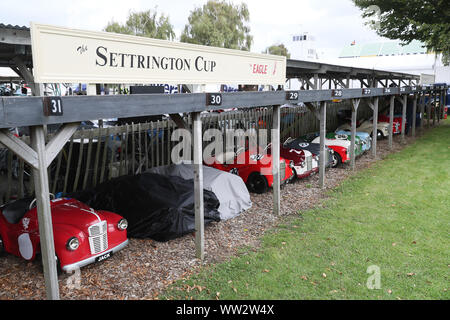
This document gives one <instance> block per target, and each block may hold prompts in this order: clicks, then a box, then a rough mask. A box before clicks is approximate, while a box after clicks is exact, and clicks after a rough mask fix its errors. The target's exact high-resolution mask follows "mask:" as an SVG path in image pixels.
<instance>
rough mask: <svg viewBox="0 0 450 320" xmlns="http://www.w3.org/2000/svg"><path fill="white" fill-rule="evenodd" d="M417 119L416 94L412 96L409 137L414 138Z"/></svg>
mask: <svg viewBox="0 0 450 320" xmlns="http://www.w3.org/2000/svg"><path fill="white" fill-rule="evenodd" d="M416 119H417V94H414V100H413V110H412V123H411V135H412V136H413V137H415V136H416V121H417V120H416Z"/></svg>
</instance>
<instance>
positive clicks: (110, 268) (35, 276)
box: [0, 136, 415, 300]
mask: <svg viewBox="0 0 450 320" xmlns="http://www.w3.org/2000/svg"><path fill="white" fill-rule="evenodd" d="M414 139H415V138H411V137H407V138H406V142H407V144H409V143H411V142H413V141H414ZM403 147H404V145H403V144H401V143H400V137H398V136H396V137H394V145H393V152H397V151H399V150H401V149H402V148H403ZM388 153H389V149H388V141H387V140H381V141H378V142H377V160H379V159H383V158H384V157H385V156H386V155H387V154H388ZM375 161H376V160H374V159H373V158H372V157H371V153H370V152H366V154H364V155H362V156H361V157H359V158H358V159H357V161H356V170H361V169H364V168H367V167H369V166H370V165H371V164H372V163H373V162H375ZM352 174H353V172H352V170H350V169H349V166H348V165H344V166H343V167H341V168H336V169H329V170H328V171H327V173H326V187H325V189H319V188H318V175H317V174H316V175H313V176H311V177H308V178H306V179H302V180H299V181H297V182H295V183H293V184H288V185H286V186H284V187H283V189H282V192H281V194H282V200H281V216H274V215H273V214H272V194H271V193H270V192H269V193H266V194H263V195H256V194H252V195H251V198H252V202H253V206H252V208H251V209H249V210H247V211H246V212H244V213H242V214H241V215H240V216H238V217H236V218H234V219H231V220H227V221H221V222H218V223H212V224H210V225H208V226H207V227H206V228H205V251H206V254H205V261H204V263H205V264H211V263H217V262H220V261H223V260H224V259H227V258H229V257H230V256H233V255H236V254H237V253H238V250H239V248H242V247H243V246H254V247H258V246H259V239H260V237H261V235H263V234H264V232H265V231H266V230H267V229H269V228H271V227H273V226H275V225H276V223H277V221H281V219H282V218H283V217H284V216H287V215H292V214H296V213H297V212H298V211H299V210H305V209H309V208H312V207H314V206H317V205H320V203H321V200H322V199H323V198H324V197H325V193H326V191H327V189H330V188H334V187H335V186H337V185H338V184H339V183H340V182H341V181H342V180H343V179H345V178H346V177H348V176H350V175H352ZM299 195H301V196H299ZM200 266H201V263H200V261H199V260H198V259H196V258H195V244H194V236H193V235H192V234H190V235H186V236H184V237H182V238H178V239H175V240H172V241H168V242H164V243H161V242H156V241H152V240H138V239H130V243H129V245H128V246H127V247H126V248H125V249H123V250H122V251H120V252H118V253H116V254H115V255H114V256H113V257H112V258H111V259H108V260H106V261H104V262H103V263H98V264H92V265H89V266H87V267H84V268H82V269H81V272H80V277H78V279H80V282H78V283H77V282H76V281H73V280H74V279H75V278H76V277H75V276H74V275H69V274H61V275H60V276H59V287H60V297H61V299H82V300H84V299H87V300H89V299H117V300H121V299H156V298H157V297H158V293H159V292H160V291H161V289H163V288H164V287H166V286H167V285H169V284H170V283H172V282H173V281H175V280H178V279H182V278H184V277H187V276H189V274H191V273H192V272H195V270H196V269H197V268H199V267H200ZM71 284H72V285H71ZM45 297H46V295H45V284H44V276H43V272H42V265H41V262H40V261H33V262H26V261H25V260H23V259H20V258H17V257H15V256H12V255H6V256H4V257H2V258H0V299H2V300H6V299H45Z"/></svg>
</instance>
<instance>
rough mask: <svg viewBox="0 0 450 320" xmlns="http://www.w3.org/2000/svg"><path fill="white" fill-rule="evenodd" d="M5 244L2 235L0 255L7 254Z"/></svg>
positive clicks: (0, 238) (0, 237)
mask: <svg viewBox="0 0 450 320" xmlns="http://www.w3.org/2000/svg"><path fill="white" fill-rule="evenodd" d="M5 252H6V251H5V244H4V243H3V239H2V236H0V257H2V256H4V255H5Z"/></svg>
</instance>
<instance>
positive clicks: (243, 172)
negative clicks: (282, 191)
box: [205, 145, 294, 193]
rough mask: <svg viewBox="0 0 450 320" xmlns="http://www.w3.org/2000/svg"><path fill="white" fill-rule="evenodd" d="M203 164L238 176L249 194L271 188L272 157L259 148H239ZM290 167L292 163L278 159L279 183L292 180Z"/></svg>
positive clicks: (216, 156) (292, 174)
mask: <svg viewBox="0 0 450 320" xmlns="http://www.w3.org/2000/svg"><path fill="white" fill-rule="evenodd" d="M269 146H270V145H269ZM269 146H268V147H269ZM266 149H267V147H266ZM205 164H206V165H208V166H211V167H213V168H216V169H219V170H222V171H227V172H231V173H234V174H237V175H239V176H240V177H241V178H242V180H244V182H245V184H246V185H247V188H248V190H249V191H250V192H254V193H264V192H266V191H267V190H268V189H269V188H270V187H272V186H273V175H272V156H271V155H270V154H267V153H266V152H265V150H261V148H260V149H259V151H257V150H256V149H255V150H245V149H244V148H240V149H238V151H237V152H233V151H229V152H224V153H220V154H218V155H215V156H213V157H212V158H209V159H207V161H205ZM292 167H293V163H292V162H290V161H288V160H285V159H284V158H282V157H280V180H281V183H287V182H288V181H290V180H292V179H293V178H294V173H293V171H292Z"/></svg>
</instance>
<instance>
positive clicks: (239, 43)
mask: <svg viewBox="0 0 450 320" xmlns="http://www.w3.org/2000/svg"><path fill="white" fill-rule="evenodd" d="M249 18H250V14H249V11H248V7H247V5H246V4H245V3H242V4H240V5H233V4H231V3H226V2H225V1H217V0H210V1H208V2H207V3H206V4H205V5H203V7H201V8H196V9H194V10H193V11H191V13H190V15H189V18H188V21H189V23H188V24H186V26H185V28H184V30H183V32H182V34H181V39H180V40H181V42H188V43H194V44H201V45H206V46H213V47H221V48H230V49H240V50H247V51H248V50H250V47H251V44H252V41H253V37H252V36H251V35H250V28H249V26H248V25H246V24H245V23H246V22H248V21H249Z"/></svg>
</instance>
